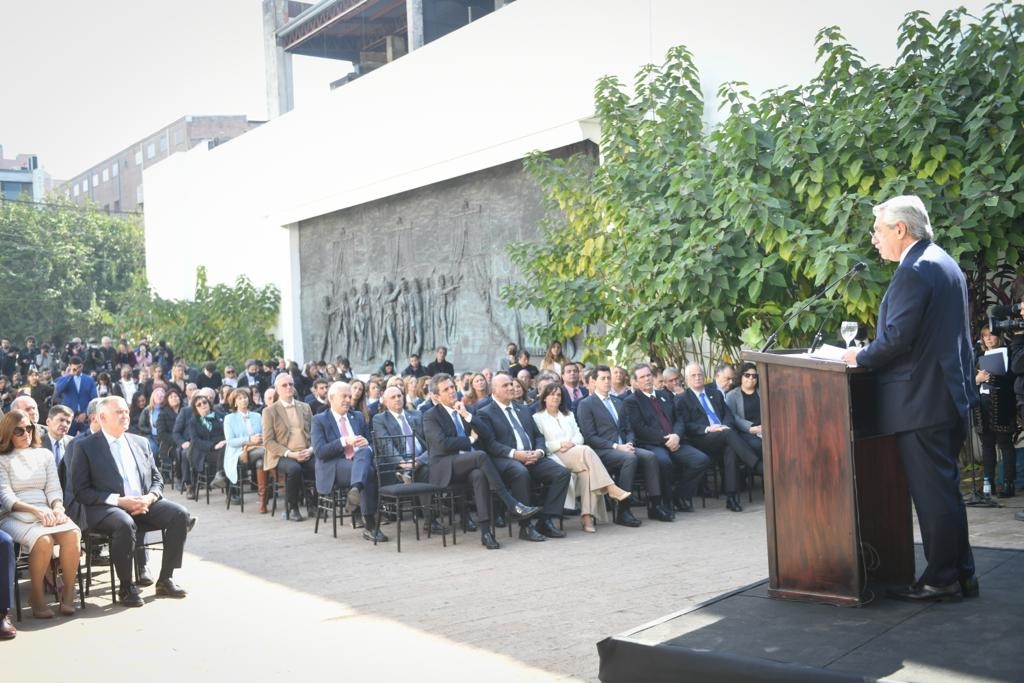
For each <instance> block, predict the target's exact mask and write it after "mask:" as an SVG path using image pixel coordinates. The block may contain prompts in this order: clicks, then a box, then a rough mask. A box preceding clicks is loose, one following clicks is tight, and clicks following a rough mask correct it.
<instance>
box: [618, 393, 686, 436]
mask: <svg viewBox="0 0 1024 683" xmlns="http://www.w3.org/2000/svg"><path fill="white" fill-rule="evenodd" d="M654 396H655V398H657V400H658V401H659V404H660V405H661V410H662V412H664V413H665V417H666V418H668V423H669V425H671V427H672V429H671V430H670V432H665V431H664V430H663V429H662V428H661V422H660V421H659V420H658V415H657V414H656V413H655V412H654V407H653V406H652V405H651V401H650V399H649V398H647V396H646V394H644V393H643V392H642V391H634V392H633V393H632V394H630V395H629V397H628V398H627V399H626V400H625V401H623V405H624V406H625V407H626V412H627V413H628V414H629V424H630V426H632V427H633V432H634V433H635V434H636V445H637V446H641V447H644V448H649V447H651V446H656V447H659V448H664V447H665V437H666V436H668V434H669V433H673V434H678V435H679V438H680V440H682V439H683V438H684V437H685V436H686V426H685V425H684V424H683V420H682V419H681V416H677V415H676V410H675V405H674V404H675V400H674V398H672V394H671V393H670V394H668V396H667V397H666V396H665V394H664V393H663V392H659V391H655V392H654Z"/></svg>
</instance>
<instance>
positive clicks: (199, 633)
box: [0, 495, 1024, 683]
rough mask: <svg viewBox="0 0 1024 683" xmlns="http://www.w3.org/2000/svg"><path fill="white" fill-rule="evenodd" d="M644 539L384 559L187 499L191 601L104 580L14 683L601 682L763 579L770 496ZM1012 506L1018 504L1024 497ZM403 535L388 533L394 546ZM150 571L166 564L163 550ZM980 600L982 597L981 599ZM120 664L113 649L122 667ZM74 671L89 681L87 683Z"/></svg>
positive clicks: (23, 657) (1016, 536) (1005, 532)
mask: <svg viewBox="0 0 1024 683" xmlns="http://www.w3.org/2000/svg"><path fill="white" fill-rule="evenodd" d="M707 505H708V507H707V509H705V510H700V509H698V511H697V512H696V513H694V514H690V515H680V521H677V522H675V523H673V524H666V523H655V522H647V521H645V522H644V525H643V526H642V527H641V528H639V529H625V528H622V527H616V526H600V527H599V531H598V533H597V534H593V535H592V534H583V533H582V532H581V531H579V528H578V520H577V519H570V520H567V521H566V530H567V531H569V536H568V538H566V539H562V540H550V541H547V542H545V543H537V544H533V543H528V542H525V541H519V540H518V539H508V537H507V535H505V534H504V533H503V535H502V536H501V537H500V539H501V541H502V542H503V543H504V547H503V548H502V549H501V550H498V551H486V550H484V549H483V548H482V547H481V546H480V545H479V539H478V536H477V535H476V534H472V535H469V536H460V538H459V544H458V545H457V546H455V547H452V546H451V545H450V544H449V547H448V548H442V547H441V540H440V539H439V538H436V537H435V538H433V539H429V540H428V539H424V540H422V541H420V542H418V543H417V542H416V541H415V540H414V539H413V537H412V536H411V535H409V536H408V537H407V538H406V539H403V540H408V543H407V544H406V543H403V551H402V553H401V554H398V553H396V552H395V547H394V542H393V541H392V542H391V543H388V544H384V545H381V546H378V547H376V548H374V547H373V546H372V544H369V543H367V542H365V541H363V540H362V539H361V538H360V537H359V536H358V535H357V534H356V533H355V532H354V531H353V530H352V529H350V528H346V529H344V530H343V531H341V532H340V533H339V537H338V538H337V539H334V538H332V537H331V534H330V531H329V529H328V530H327V532H326V533H325V532H324V529H323V527H321V533H320V534H319V535H316V536H314V534H313V528H312V522H311V521H307V522H304V523H302V524H292V523H285V522H283V521H280V520H273V519H269V518H268V516H266V515H263V516H261V515H257V514H255V510H254V508H247V511H246V513H245V514H240V513H239V512H238V511H237V508H234V507H233V508H232V509H231V511H230V512H228V511H225V510H224V508H223V497H222V496H220V495H217V496H215V498H214V504H213V505H211V506H209V507H208V506H207V505H206V504H205V503H202V502H201V503H198V504H190V507H191V509H192V510H193V512H194V513H195V514H196V515H197V516H198V517H199V524H198V526H197V527H196V529H195V531H194V532H193V533H192V534H191V535H190V538H189V542H188V546H187V548H186V550H187V551H188V552H187V555H186V558H185V566H184V567H183V568H182V569H181V570H179V572H178V573H177V575H176V578H178V579H179V580H180V583H182V585H183V586H185V587H186V588H187V589H188V590H189V592H190V594H189V597H188V598H187V599H186V600H183V601H174V600H168V599H160V600H156V599H155V598H154V597H153V592H152V589H151V588H150V589H146V590H144V591H143V596H144V598H145V599H146V603H147V604H146V606H145V607H143V608H141V609H125V608H122V607H120V606H115V605H112V604H111V603H110V601H109V592H105V591H104V588H105V587H106V585H105V584H103V585H101V586H100V587H99V588H96V587H95V586H94V590H93V595H92V597H90V598H89V599H88V601H87V605H88V606H87V608H86V609H85V610H84V611H79V613H78V615H77V616H75V617H73V618H60V617H58V618H56V619H54V620H52V621H34V620H32V619H31V617H29V616H28V615H27V614H26V617H27V618H26V620H25V621H23V622H22V623H21V624H19V628H20V633H19V636H18V638H17V639H16V640H15V641H13V642H9V643H3V644H0V653H2V657H0V662H2V664H0V667H5V668H9V670H11V669H13V672H14V674H15V676H14V680H28V677H29V676H33V678H34V679H38V680H48V681H58V682H59V681H74V682H75V683H89V682H90V681H100V680H103V681H105V682H108V681H110V680H111V679H110V676H111V675H112V674H113V675H117V676H118V677H122V676H126V675H130V674H129V673H128V672H137V673H138V674H139V675H141V676H143V677H144V679H145V680H147V682H148V681H172V680H173V681H180V680H204V681H205V680H239V679H243V678H245V679H249V680H269V679H271V678H277V677H279V676H282V675H285V676H291V675H300V676H304V677H305V675H309V674H314V675H315V674H328V675H335V676H346V675H348V676H362V675H364V674H367V673H371V672H373V671H378V672H381V675H380V676H379V679H380V680H385V681H391V680H397V679H399V677H404V676H406V675H410V676H414V677H416V678H418V679H420V680H423V679H424V678H426V679H427V680H433V679H435V678H438V679H440V678H441V677H442V676H443V677H444V680H446V681H452V682H457V681H479V680H482V678H481V677H486V678H484V679H483V680H488V681H569V680H596V676H597V666H598V660H597V652H596V649H595V643H596V642H597V641H598V640H600V639H601V638H603V637H605V636H607V635H611V634H614V633H618V632H622V631H625V630H627V629H630V628H633V627H635V626H637V625H639V624H642V623H644V622H647V621H649V620H652V619H655V618H657V617H659V616H661V615H664V614H666V613H668V612H672V611H675V610H679V609H682V608H684V607H686V606H689V605H692V604H695V603H698V602H701V601H702V600H705V599H707V598H709V597H711V596H714V595H717V594H719V593H722V592H724V591H726V590H730V589H733V588H737V587H739V586H743V585H745V584H748V583H750V582H753V581H756V580H759V579H762V578H764V577H765V576H767V572H768V568H767V560H766V543H765V531H764V507H763V505H762V502H761V499H760V496H755V502H754V504H752V505H748V506H747V509H746V510H745V511H744V512H743V513H741V514H736V513H732V512H729V511H727V510H726V509H725V506H724V499H722V500H719V501H714V500H709V501H708V503H707ZM1011 505H1013V506H1015V508H1016V509H1019V508H1020V507H1022V506H1024V496H1022V497H1019V498H1016V499H1014V500H1013V501H1012V502H1011ZM1013 512H1014V509H1007V508H1003V509H971V510H970V522H971V537H972V542H973V543H974V544H975V545H979V546H990V547H1000V548H1018V549H1022V548H1024V523H1021V522H1017V521H1015V520H1014V519H1013ZM393 529H394V527H393V525H392V526H388V527H385V530H386V531H387V532H388V533H393ZM154 559H155V560H156V561H159V554H156V555H155V557H154ZM982 590H984V586H982ZM115 653H116V654H115ZM81 672H85V673H84V674H83V673H81Z"/></svg>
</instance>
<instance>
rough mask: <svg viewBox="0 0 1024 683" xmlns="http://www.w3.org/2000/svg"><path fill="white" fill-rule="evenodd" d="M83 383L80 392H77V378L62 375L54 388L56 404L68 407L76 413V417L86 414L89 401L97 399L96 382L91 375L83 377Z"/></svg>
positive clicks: (83, 375)
mask: <svg viewBox="0 0 1024 683" xmlns="http://www.w3.org/2000/svg"><path fill="white" fill-rule="evenodd" d="M81 379H82V381H81V383H80V388H79V389H78V391H75V378H74V376H73V375H62V376H61V377H58V378H57V381H56V382H55V383H54V386H53V400H54V402H55V403H61V404H63V405H66V406H67V407H68V408H71V410H73V411H75V415H78V414H79V413H84V412H85V409H86V408H88V407H89V401H91V400H93V399H94V398H96V382H95V381H93V378H92V377H90V376H89V375H86V374H82V375H81Z"/></svg>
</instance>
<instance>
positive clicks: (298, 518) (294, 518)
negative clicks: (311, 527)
mask: <svg viewBox="0 0 1024 683" xmlns="http://www.w3.org/2000/svg"><path fill="white" fill-rule="evenodd" d="M284 518H285V521H288V522H305V521H306V518H305V517H303V516H302V513H301V512H299V509H298V508H295V509H294V510H292V511H290V512H288V511H286V512H285V513H284Z"/></svg>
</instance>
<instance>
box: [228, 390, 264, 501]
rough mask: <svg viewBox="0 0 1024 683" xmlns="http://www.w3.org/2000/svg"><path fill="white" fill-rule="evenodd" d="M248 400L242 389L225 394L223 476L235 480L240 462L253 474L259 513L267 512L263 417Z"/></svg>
mask: <svg viewBox="0 0 1024 683" xmlns="http://www.w3.org/2000/svg"><path fill="white" fill-rule="evenodd" d="M251 407H252V400H251V399H250V398H249V390H248V389H246V388H242V389H235V390H234V391H232V392H231V393H230V394H229V395H228V400H227V408H228V410H229V411H230V412H229V413H228V415H227V417H225V418H224V441H225V446H224V475H225V476H226V477H227V478H228V480H230V481H231V483H232V484H237V483H238V463H239V462H241V463H243V464H244V465H245V466H246V467H247V468H248V469H250V470H252V471H253V472H255V474H256V488H257V491H258V494H257V495H258V496H259V501H260V502H259V513H260V514H261V515H264V514H266V513H267V472H266V470H264V469H263V456H264V455H265V454H266V449H265V448H263V420H262V418H261V417H260V414H259V413H257V412H256V411H255V410H251Z"/></svg>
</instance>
